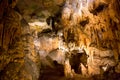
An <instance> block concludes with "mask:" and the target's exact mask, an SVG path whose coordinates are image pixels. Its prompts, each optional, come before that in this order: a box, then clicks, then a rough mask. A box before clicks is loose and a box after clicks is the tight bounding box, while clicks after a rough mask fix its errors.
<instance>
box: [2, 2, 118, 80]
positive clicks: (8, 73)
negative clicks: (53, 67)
mask: <svg viewBox="0 0 120 80" xmlns="http://www.w3.org/2000/svg"><path fill="white" fill-rule="evenodd" d="M67 1H69V0H67ZM70 1H72V0H70ZM75 1H76V0H75ZM84 1H85V0H84ZM16 2H17V0H1V1H0V11H1V12H0V31H1V32H0V79H1V80H14V79H16V80H20V79H23V80H37V79H38V78H39V76H40V74H39V73H40V71H39V69H40V58H39V54H38V53H37V52H38V51H37V50H36V47H35V46H36V45H35V43H34V39H35V36H33V35H32V33H31V30H30V28H31V27H30V26H29V24H28V22H30V21H36V20H37V21H42V19H44V20H43V21H45V20H46V18H48V17H49V16H54V15H56V14H57V13H62V16H61V17H59V18H60V23H58V25H60V26H62V27H63V36H64V41H65V43H66V45H65V46H67V47H69V48H72V47H73V46H69V45H71V43H72V44H73V45H74V44H75V46H76V47H80V48H81V49H83V50H84V51H85V53H86V54H87V56H88V57H87V60H85V61H87V65H84V64H82V63H80V64H79V69H81V70H80V71H82V72H81V73H82V75H83V76H85V77H86V76H93V75H98V74H104V73H105V72H106V71H108V72H109V71H111V72H113V74H114V73H120V61H119V60H120V59H119V58H120V57H119V56H120V41H119V40H120V31H119V30H120V22H119V21H120V17H119V16H120V14H119V13H120V1H119V0H111V1H109V0H90V2H89V5H87V8H86V7H83V8H82V12H79V13H77V12H74V8H72V7H71V5H72V3H74V1H73V2H70V5H69V4H67V5H65V4H64V2H65V0H34V1H32V0H28V1H26V0H22V1H21V0H18V2H17V3H16ZM16 4H17V5H16ZM15 5H16V6H15ZM73 6H74V5H73ZM77 8H78V9H81V8H80V6H77ZM79 14H80V15H79ZM40 38H41V39H40ZM40 38H39V39H40V40H39V41H40V42H39V43H41V44H42V43H46V44H45V45H44V44H42V45H39V47H38V48H39V50H41V51H42V50H46V51H48V52H47V53H50V51H52V49H53V48H54V49H56V48H58V47H59V46H58V43H56V42H59V41H58V37H56V38H53V40H52V41H51V42H49V43H50V45H52V44H53V45H52V46H51V47H50V48H47V42H48V41H49V39H51V37H50V36H49V37H47V38H46V37H44V36H43V37H40ZM44 38H46V39H45V40H44ZM54 39H55V40H54ZM69 43H70V44H69ZM53 52H54V50H53ZM45 53H46V52H45ZM60 53H61V52H60ZM61 55H62V54H61ZM52 57H53V56H52ZM82 59H84V58H82ZM82 59H81V61H82ZM85 59H86V58H85ZM68 62H69V61H68ZM78 62H79V61H78ZM66 66H68V67H69V68H66V70H65V71H66V73H67V71H68V70H69V69H70V68H71V66H70V64H69V63H68V65H65V67H66ZM86 66H87V67H86ZM111 68H114V69H112V70H111ZM67 69H68V70H67ZM68 72H70V74H71V75H72V73H74V71H71V70H70V71H68ZM71 72H72V73H71ZM78 73H79V72H78ZM74 74H75V75H76V73H74ZM111 74H112V73H109V74H108V75H109V76H111ZM65 75H67V74H65ZM72 76H73V75H72ZM109 76H107V77H109ZM114 76H115V75H114ZM104 77H105V76H104ZM98 78H100V77H98ZM98 78H97V79H98ZM110 78H111V77H110ZM105 79H106V77H105ZM115 79H119V78H118V77H117V78H115Z"/></svg>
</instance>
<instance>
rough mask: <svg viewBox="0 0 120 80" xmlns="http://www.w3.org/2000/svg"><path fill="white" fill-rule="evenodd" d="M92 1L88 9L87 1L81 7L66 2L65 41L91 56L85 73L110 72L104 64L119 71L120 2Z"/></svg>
mask: <svg viewBox="0 0 120 80" xmlns="http://www.w3.org/2000/svg"><path fill="white" fill-rule="evenodd" d="M89 1H90V2H89V4H88V8H87V6H86V7H84V4H83V5H82V7H80V8H78V7H79V6H77V7H74V3H73V2H71V1H70V0H68V1H66V4H65V6H64V7H63V11H62V24H63V26H64V38H65V42H66V43H67V45H68V46H69V44H70V43H71V42H72V44H75V45H76V46H79V47H80V48H82V49H84V50H85V52H86V54H87V55H88V59H87V67H86V69H88V71H87V72H86V73H85V74H83V75H86V74H88V75H96V74H102V70H103V73H104V71H106V70H104V69H103V68H104V67H106V68H107V69H109V67H114V68H116V70H115V72H119V71H117V70H118V69H117V68H118V67H117V66H119V55H120V52H119V48H120V47H119V45H120V44H119V35H120V34H119V27H120V17H119V11H120V4H119V3H120V2H119V1H118V0H112V1H108V0H89ZM80 5H81V4H80ZM74 9H75V10H76V11H75V10H74ZM79 10H80V11H81V12H79ZM79 14H80V15H79ZM70 39H71V40H70ZM107 65H108V66H107ZM84 66H85V65H84ZM83 69H84V67H83ZM81 70H82V69H81ZM83 73H84V72H83Z"/></svg>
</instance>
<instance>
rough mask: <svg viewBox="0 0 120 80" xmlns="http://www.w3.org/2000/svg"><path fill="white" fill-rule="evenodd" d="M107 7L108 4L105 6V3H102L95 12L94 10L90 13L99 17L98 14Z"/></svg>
mask: <svg viewBox="0 0 120 80" xmlns="http://www.w3.org/2000/svg"><path fill="white" fill-rule="evenodd" d="M106 7H108V5H107V4H105V3H100V4H99V6H98V7H97V8H95V9H94V10H92V11H90V12H91V13H93V14H94V15H97V13H99V12H101V11H103V10H104V9H105V8H106Z"/></svg>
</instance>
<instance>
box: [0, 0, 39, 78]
mask: <svg viewBox="0 0 120 80" xmlns="http://www.w3.org/2000/svg"><path fill="white" fill-rule="evenodd" d="M16 3H17V0H1V1H0V80H37V79H38V78H39V73H40V72H39V70H40V62H39V61H40V60H39V56H38V55H37V53H36V52H35V50H34V44H33V37H32V36H31V33H30V28H29V25H28V23H27V22H26V20H25V19H24V18H23V17H22V15H21V14H20V13H19V12H17V11H16V10H15V5H16Z"/></svg>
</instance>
